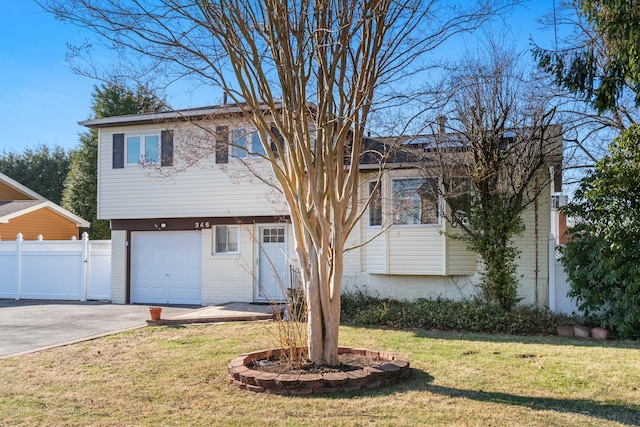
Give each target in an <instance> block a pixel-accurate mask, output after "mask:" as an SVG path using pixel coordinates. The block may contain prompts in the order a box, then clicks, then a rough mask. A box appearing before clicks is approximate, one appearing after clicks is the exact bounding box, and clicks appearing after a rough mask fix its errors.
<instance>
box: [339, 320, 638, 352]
mask: <svg viewBox="0 0 640 427" xmlns="http://www.w3.org/2000/svg"><path fill="white" fill-rule="evenodd" d="M344 326H348V327H350V328H354V329H364V330H371V329H379V330H390V331H398V332H403V331H404V332H407V331H408V332H412V333H413V334H414V335H415V336H416V337H417V338H430V339H435V340H459V341H480V342H491V343H518V344H546V345H562V346H568V345H572V346H576V347H606V348H622V349H632V350H640V341H631V340H625V341H620V340H595V339H591V338H578V337H560V336H557V335H509V334H488V333H480V332H458V331H440V330H427V329H419V328H406V329H402V328H391V327H385V326H369V325H357V324H349V323H345V324H344Z"/></svg>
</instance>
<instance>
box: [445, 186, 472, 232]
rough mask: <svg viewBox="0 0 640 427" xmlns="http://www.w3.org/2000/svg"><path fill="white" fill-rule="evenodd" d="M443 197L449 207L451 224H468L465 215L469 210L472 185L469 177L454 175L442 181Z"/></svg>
mask: <svg viewBox="0 0 640 427" xmlns="http://www.w3.org/2000/svg"><path fill="white" fill-rule="evenodd" d="M444 187H445V198H446V199H447V203H448V204H449V208H450V209H451V225H453V226H454V227H456V226H457V225H458V223H463V224H467V225H468V221H467V215H468V213H469V211H470V210H471V203H472V201H473V200H472V193H473V185H472V183H471V178H463V177H454V178H451V179H449V180H448V182H445V183H444Z"/></svg>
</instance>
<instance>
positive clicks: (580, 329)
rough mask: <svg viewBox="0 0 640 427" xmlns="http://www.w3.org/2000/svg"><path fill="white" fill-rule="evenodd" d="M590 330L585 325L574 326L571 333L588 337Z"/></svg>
mask: <svg viewBox="0 0 640 427" xmlns="http://www.w3.org/2000/svg"><path fill="white" fill-rule="evenodd" d="M590 333H591V330H590V329H589V328H587V327H586V326H574V327H573V335H575V336H576V337H582V338H589V335H590Z"/></svg>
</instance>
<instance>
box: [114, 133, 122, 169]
mask: <svg viewBox="0 0 640 427" xmlns="http://www.w3.org/2000/svg"><path fill="white" fill-rule="evenodd" d="M112 167H113V169H121V168H124V133H114V134H113V164H112Z"/></svg>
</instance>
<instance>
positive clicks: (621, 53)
mask: <svg viewBox="0 0 640 427" xmlns="http://www.w3.org/2000/svg"><path fill="white" fill-rule="evenodd" d="M572 5H573V8H574V10H575V13H576V20H575V22H576V24H575V27H576V28H575V29H576V31H575V33H573V34H572V35H571V37H570V39H569V40H567V45H566V46H564V47H562V48H557V49H555V50H546V49H542V48H540V47H535V48H534V49H533V53H534V56H535V57H536V59H537V61H538V66H539V67H540V68H541V69H542V70H544V71H546V72H548V73H549V74H550V75H552V76H553V78H554V79H555V81H556V83H557V84H558V85H560V86H561V87H564V88H565V89H567V90H568V91H569V92H571V93H573V94H576V95H578V96H579V97H581V98H582V99H583V100H584V101H586V102H588V103H589V104H590V105H591V106H593V107H594V108H595V109H596V110H597V111H598V112H599V113H602V112H604V111H617V110H620V109H621V107H623V108H622V110H623V111H621V112H622V113H624V106H623V105H622V102H621V99H622V98H623V96H624V93H625V92H629V94H630V96H632V97H633V98H634V101H635V105H636V106H640V91H638V84H640V50H639V49H638V47H639V46H640V7H639V5H638V2H637V1H630V0H574V1H573V3H572Z"/></svg>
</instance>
